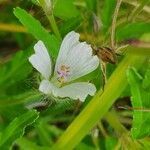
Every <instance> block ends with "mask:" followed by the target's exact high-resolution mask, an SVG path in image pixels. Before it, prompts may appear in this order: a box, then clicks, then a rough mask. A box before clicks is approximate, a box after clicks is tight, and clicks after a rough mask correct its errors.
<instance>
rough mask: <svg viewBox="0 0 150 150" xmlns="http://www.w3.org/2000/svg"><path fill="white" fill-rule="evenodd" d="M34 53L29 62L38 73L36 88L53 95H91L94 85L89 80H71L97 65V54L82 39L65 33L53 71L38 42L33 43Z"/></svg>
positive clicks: (45, 50) (79, 96)
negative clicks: (38, 81) (40, 77)
mask: <svg viewBox="0 0 150 150" xmlns="http://www.w3.org/2000/svg"><path fill="white" fill-rule="evenodd" d="M34 50H35V54H33V55H32V56H30V58H29V61H30V63H31V64H32V65H33V67H34V68H36V69H37V70H38V71H39V72H40V73H41V75H42V77H43V80H42V81H41V83H40V86H39V90H40V91H41V92H43V93H44V94H47V95H53V96H54V97H60V98H65V97H69V98H71V99H75V100H77V99H79V100H81V101H84V100H85V99H86V97H87V95H91V96H93V95H94V94H95V92H96V88H95V86H94V85H93V84H92V83H89V82H73V81H75V80H76V79H78V78H80V77H82V76H84V75H86V74H88V73H90V72H92V71H94V70H95V69H96V68H97V67H98V65H99V59H98V57H97V56H93V55H92V48H91V46H90V45H88V44H87V43H86V42H80V41H79V34H78V33H75V32H74V31H72V32H70V33H68V34H67V35H66V36H65V38H64V40H63V41H62V44H61V46H60V50H59V54H58V57H57V60H56V64H55V68H54V71H53V69H52V61H51V58H50V55H49V53H48V51H47V49H46V47H45V45H44V43H43V42H42V41H38V42H37V43H36V44H35V46H34Z"/></svg>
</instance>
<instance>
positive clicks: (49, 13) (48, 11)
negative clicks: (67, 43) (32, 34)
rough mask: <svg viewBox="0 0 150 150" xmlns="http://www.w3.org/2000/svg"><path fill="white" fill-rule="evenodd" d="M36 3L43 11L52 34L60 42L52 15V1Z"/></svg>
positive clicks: (40, 0)
mask: <svg viewBox="0 0 150 150" xmlns="http://www.w3.org/2000/svg"><path fill="white" fill-rule="evenodd" d="M38 3H39V5H40V6H41V7H42V9H43V10H44V12H45V14H46V17H47V18H48V20H49V22H50V25H51V28H52V30H53V32H54V34H55V35H56V37H57V38H58V39H59V40H62V39H61V35H60V33H59V30H58V27H57V23H56V21H55V18H54V15H53V1H52V0H38Z"/></svg>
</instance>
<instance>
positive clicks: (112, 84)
mask: <svg viewBox="0 0 150 150" xmlns="http://www.w3.org/2000/svg"><path fill="white" fill-rule="evenodd" d="M145 59H146V57H145V56H144V57H142V56H137V55H132V54H127V55H126V56H125V58H124V59H123V60H122V62H121V63H120V64H119V65H118V67H117V68H116V70H115V71H114V72H113V74H112V75H111V77H110V78H109V80H108V82H107V84H106V86H105V90H104V92H103V93H101V91H99V92H98V93H97V94H96V95H95V96H94V97H93V99H92V100H91V101H90V102H89V103H88V105H87V106H86V107H85V108H84V109H83V111H82V112H81V113H80V114H79V115H78V116H77V117H76V119H75V120H74V121H73V122H72V123H71V125H70V126H69V127H68V128H67V130H66V131H65V132H64V134H63V135H62V136H61V137H60V139H59V140H58V141H57V142H56V144H55V145H54V146H53V148H52V149H57V150H62V149H67V150H71V149H73V148H74V147H75V146H76V145H77V144H78V143H79V142H80V141H81V140H82V139H83V138H84V136H85V135H86V134H87V133H88V132H89V131H90V129H91V128H92V127H94V126H95V125H96V123H97V122H98V121H99V120H100V119H102V118H103V116H104V115H105V113H106V112H107V111H108V110H109V108H110V107H111V106H112V104H113V103H114V102H115V100H116V99H117V98H118V97H119V96H120V94H121V93H122V92H123V90H124V89H125V88H126V86H127V78H126V70H127V68H128V67H129V66H133V67H136V68H137V69H138V68H139V67H141V65H142V64H143V62H144V61H145Z"/></svg>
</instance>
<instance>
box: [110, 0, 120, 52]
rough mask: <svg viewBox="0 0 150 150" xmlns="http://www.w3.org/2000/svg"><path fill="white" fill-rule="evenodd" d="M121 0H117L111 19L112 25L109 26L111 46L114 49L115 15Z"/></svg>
mask: <svg viewBox="0 0 150 150" xmlns="http://www.w3.org/2000/svg"><path fill="white" fill-rule="evenodd" d="M121 2H122V0H117V5H116V8H115V11H114V15H113V20H112V27H111V48H112V49H113V50H114V49H115V30H116V22H117V16H118V12H119V8H120V5H121Z"/></svg>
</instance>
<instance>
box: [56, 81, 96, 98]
mask: <svg viewBox="0 0 150 150" xmlns="http://www.w3.org/2000/svg"><path fill="white" fill-rule="evenodd" d="M95 92H96V88H95V86H94V84H92V83H88V82H77V83H72V84H69V85H66V86H64V87H62V88H59V89H57V92H55V96H56V97H61V98H64V97H69V98H71V99H74V100H77V99H79V100H81V101H84V100H85V99H86V97H87V96H88V95H91V96H93V95H94V94H95Z"/></svg>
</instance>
